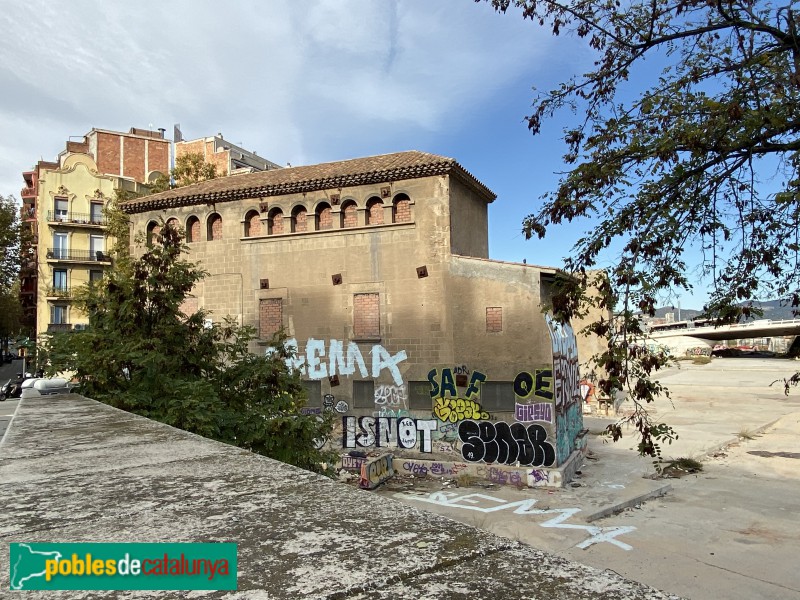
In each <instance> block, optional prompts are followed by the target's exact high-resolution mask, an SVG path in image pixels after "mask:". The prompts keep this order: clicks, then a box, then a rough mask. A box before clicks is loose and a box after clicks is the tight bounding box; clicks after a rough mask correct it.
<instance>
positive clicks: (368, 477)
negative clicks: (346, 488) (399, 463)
mask: <svg viewBox="0 0 800 600" xmlns="http://www.w3.org/2000/svg"><path fill="white" fill-rule="evenodd" d="M390 477H394V466H393V465H392V455H391V454H384V455H383V456H379V457H378V458H375V459H373V460H370V461H367V462H365V463H363V464H362V465H361V478H360V479H359V481H358V486H359V487H360V488H362V489H365V490H373V489H375V488H376V487H378V486H379V485H380V484H382V483H383V482H384V481H386V480H387V479H389V478H390Z"/></svg>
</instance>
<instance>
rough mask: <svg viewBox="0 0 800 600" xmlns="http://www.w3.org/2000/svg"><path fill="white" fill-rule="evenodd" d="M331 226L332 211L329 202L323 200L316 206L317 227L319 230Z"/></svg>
mask: <svg viewBox="0 0 800 600" xmlns="http://www.w3.org/2000/svg"><path fill="white" fill-rule="evenodd" d="M332 228H333V211H332V210H331V207H330V204H327V203H325V202H323V203H322V204H320V205H319V206H318V207H317V229H319V230H320V231H321V230H323V229H332Z"/></svg>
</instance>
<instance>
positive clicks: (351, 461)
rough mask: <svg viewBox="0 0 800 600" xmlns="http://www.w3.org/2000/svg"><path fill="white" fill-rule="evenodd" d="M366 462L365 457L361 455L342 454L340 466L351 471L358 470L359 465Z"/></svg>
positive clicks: (359, 468)
mask: <svg viewBox="0 0 800 600" xmlns="http://www.w3.org/2000/svg"><path fill="white" fill-rule="evenodd" d="M365 462H367V459H366V458H365V457H363V456H350V455H348V454H345V455H344V456H342V468H343V469H348V470H352V471H360V470H361V465H363V464H364V463H365Z"/></svg>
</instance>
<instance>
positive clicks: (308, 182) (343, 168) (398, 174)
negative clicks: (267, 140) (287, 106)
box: [122, 150, 496, 213]
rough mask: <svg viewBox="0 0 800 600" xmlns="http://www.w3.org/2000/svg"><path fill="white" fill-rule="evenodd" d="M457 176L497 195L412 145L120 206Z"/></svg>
mask: <svg viewBox="0 0 800 600" xmlns="http://www.w3.org/2000/svg"><path fill="white" fill-rule="evenodd" d="M445 174H449V175H454V176H456V177H458V178H459V179H461V180H462V181H463V182H464V183H465V184H467V185H468V186H469V187H471V188H472V189H473V190H474V191H475V192H477V193H478V194H479V195H481V196H483V197H484V198H485V199H486V201H487V202H492V201H493V200H494V199H495V197H496V196H495V194H494V193H493V192H492V191H491V190H490V189H489V188H487V187H486V186H485V185H483V184H482V183H481V182H480V181H478V180H477V179H476V178H475V177H474V176H473V175H472V174H470V173H469V172H468V171H467V170H466V169H464V168H463V167H462V166H461V165H459V164H458V163H457V162H456V161H455V160H454V159H452V158H447V157H445V156H439V155H436V154H428V153H427V152H419V151H417V150H411V151H408V152H396V153H394V154H382V155H380V156H367V157H365V158H354V159H351V160H341V161H337V162H330V163H321V164H318V165H308V166H303V167H289V168H285V169H275V170H271V171H262V172H258V173H248V174H244V175H234V176H230V177H219V178H217V179H210V180H208V181H202V182H200V183H195V184H193V185H187V186H185V187H181V188H176V189H174V190H167V191H166V192H160V193H158V194H151V195H150V196H144V197H142V198H136V199H135V200H129V201H128V202H125V203H124V204H123V205H122V209H123V210H124V211H125V212H127V213H140V212H146V211H150V210H156V209H162V208H172V207H176V206H189V205H193V204H202V203H205V202H208V201H213V202H230V201H234V200H241V199H244V198H262V197H268V196H280V195H284V194H297V193H302V192H310V191H315V190H330V189H336V188H343V187H350V186H356V185H366V184H371V183H383V182H390V181H400V180H403V179H415V178H418V177H430V176H432V175H445Z"/></svg>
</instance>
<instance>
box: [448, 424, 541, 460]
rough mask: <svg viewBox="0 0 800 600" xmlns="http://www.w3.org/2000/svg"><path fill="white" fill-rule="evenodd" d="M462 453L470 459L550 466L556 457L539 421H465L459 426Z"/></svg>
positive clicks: (466, 458) (465, 458)
mask: <svg viewBox="0 0 800 600" xmlns="http://www.w3.org/2000/svg"><path fill="white" fill-rule="evenodd" d="M458 437H459V439H460V440H461V456H462V457H463V458H464V460H466V461H467V462H487V463H498V464H503V465H511V464H516V463H517V462H519V464H520V465H522V466H534V467H541V466H545V467H549V466H551V465H552V464H553V463H554V462H555V460H556V452H555V449H554V448H553V444H551V443H550V442H549V441H547V430H545V428H544V427H542V426H541V425H538V424H533V425H528V426H527V427H526V426H525V425H523V424H522V423H512V424H511V425H509V424H508V423H504V422H502V421H498V422H496V423H494V422H489V421H477V422H476V421H462V422H461V423H459V425H458Z"/></svg>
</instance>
